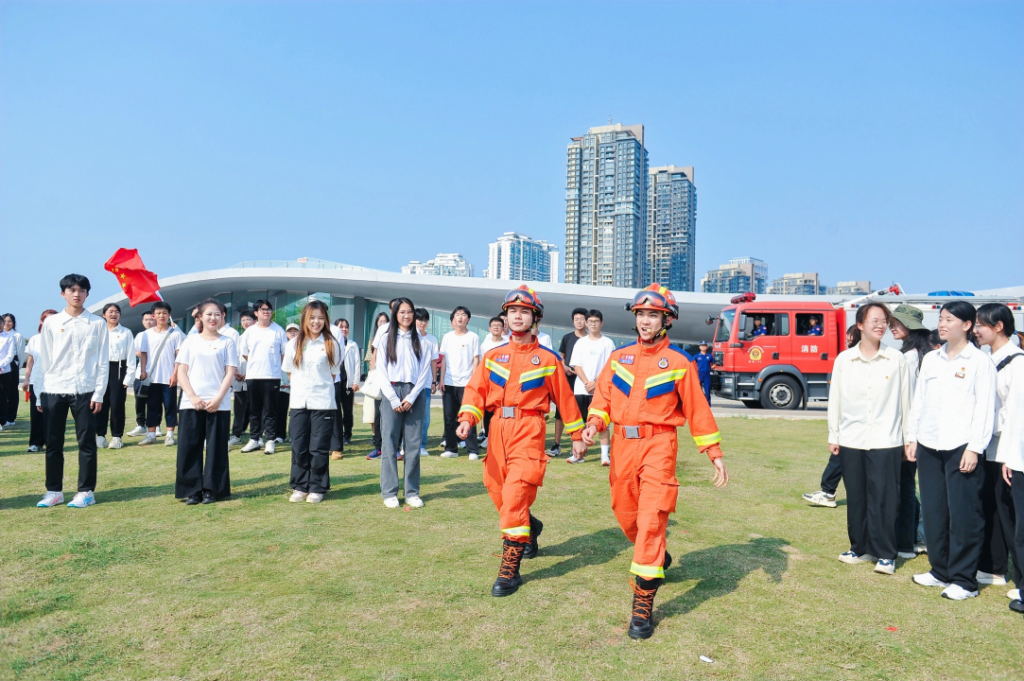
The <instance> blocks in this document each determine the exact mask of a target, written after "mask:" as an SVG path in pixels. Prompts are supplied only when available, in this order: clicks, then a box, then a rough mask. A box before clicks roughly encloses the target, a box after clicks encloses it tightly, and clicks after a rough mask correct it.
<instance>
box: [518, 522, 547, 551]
mask: <svg viewBox="0 0 1024 681" xmlns="http://www.w3.org/2000/svg"><path fill="white" fill-rule="evenodd" d="M543 531H544V523H542V522H541V521H540V518H534V517H533V514H532V513H531V514H530V543H529V544H527V545H526V548H525V549H523V558H527V559H531V558H536V557H537V552H538V551H540V547H539V546H537V537H539V536H540V533H541V532H543Z"/></svg>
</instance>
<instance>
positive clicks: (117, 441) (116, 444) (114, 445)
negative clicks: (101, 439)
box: [107, 437, 124, 449]
mask: <svg viewBox="0 0 1024 681" xmlns="http://www.w3.org/2000/svg"><path fill="white" fill-rule="evenodd" d="M107 446H108V447H110V448H111V449H121V447H123V446H124V443H122V442H121V438H119V437H112V438H110V444H109V445H107Z"/></svg>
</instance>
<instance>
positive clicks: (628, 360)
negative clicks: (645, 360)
mask: <svg viewBox="0 0 1024 681" xmlns="http://www.w3.org/2000/svg"><path fill="white" fill-rule="evenodd" d="M632 363H633V355H623V356H622V357H619V364H632Z"/></svg>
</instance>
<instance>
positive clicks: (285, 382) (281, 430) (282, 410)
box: [274, 323, 331, 444]
mask: <svg viewBox="0 0 1024 681" xmlns="http://www.w3.org/2000/svg"><path fill="white" fill-rule="evenodd" d="M327 332H328V333H330V332H331V330H330V328H329V327H328V329H327ZM298 335H299V325H298V324H295V323H292V324H289V325H288V326H286V327H285V329H284V337H285V338H286V339H287V340H291V339H293V338H295V337H296V336H298ZM285 347H287V344H286V345H285ZM291 391H292V388H291V379H290V378H289V377H288V372H287V371H285V370H284V365H283V364H282V368H281V392H280V393H278V395H277V438H275V440H274V441H275V442H277V443H278V444H280V443H283V442H284V441H285V440H286V439H287V438H288V405H289V403H290V402H291V397H290V393H291Z"/></svg>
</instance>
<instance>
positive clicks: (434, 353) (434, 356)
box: [413, 307, 441, 456]
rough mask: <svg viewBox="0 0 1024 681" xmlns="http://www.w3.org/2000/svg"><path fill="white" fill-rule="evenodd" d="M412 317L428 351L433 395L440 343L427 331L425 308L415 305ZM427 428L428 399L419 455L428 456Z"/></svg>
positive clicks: (435, 387) (428, 426)
mask: <svg viewBox="0 0 1024 681" xmlns="http://www.w3.org/2000/svg"><path fill="white" fill-rule="evenodd" d="M413 318H414V319H415V320H416V332H417V333H419V334H420V346H421V347H422V348H424V352H429V353H430V394H431V395H433V394H435V393H436V392H437V388H438V381H437V369H438V367H439V366H440V364H441V354H440V347H441V344H440V343H438V342H437V338H436V337H435V336H434V335H433V334H431V333H427V325H428V324H430V313H429V312H427V308H425V307H417V308H416V312H415V314H414V315H413ZM429 429H430V402H429V401H428V402H427V410H426V412H425V413H424V416H423V439H422V440H421V441H420V442H421V447H420V456H430V452H428V451H427V431H428V430H429Z"/></svg>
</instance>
